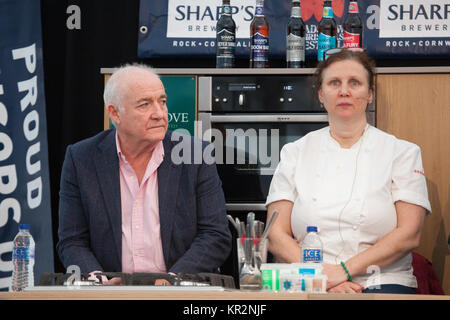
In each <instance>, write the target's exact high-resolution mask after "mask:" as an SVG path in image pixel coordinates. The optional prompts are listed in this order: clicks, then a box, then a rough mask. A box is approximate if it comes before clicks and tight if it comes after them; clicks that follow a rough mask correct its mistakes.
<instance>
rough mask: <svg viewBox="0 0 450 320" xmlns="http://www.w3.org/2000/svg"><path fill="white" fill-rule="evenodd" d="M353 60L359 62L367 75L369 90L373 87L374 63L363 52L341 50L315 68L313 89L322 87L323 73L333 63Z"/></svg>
mask: <svg viewBox="0 0 450 320" xmlns="http://www.w3.org/2000/svg"><path fill="white" fill-rule="evenodd" d="M345 60H353V61H356V62H359V63H360V64H361V65H362V66H363V67H364V69H366V71H367V74H368V77H369V78H368V82H369V89H372V90H373V89H374V87H375V62H374V61H373V60H372V58H370V57H369V56H368V55H367V53H366V52H365V51H354V50H349V49H346V48H342V49H341V50H340V51H338V52H336V53H333V54H331V55H329V56H328V59H326V60H322V61H321V62H320V63H319V64H318V65H317V68H316V72H315V78H316V79H315V88H316V89H317V90H319V89H320V88H321V86H322V81H323V72H324V71H325V70H326V69H327V68H328V67H329V66H330V65H332V64H333V63H335V62H338V61H345Z"/></svg>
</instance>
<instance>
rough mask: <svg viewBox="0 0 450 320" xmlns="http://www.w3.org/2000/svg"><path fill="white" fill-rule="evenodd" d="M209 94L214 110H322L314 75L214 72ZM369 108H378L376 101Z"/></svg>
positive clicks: (224, 111)
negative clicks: (217, 74)
mask: <svg viewBox="0 0 450 320" xmlns="http://www.w3.org/2000/svg"><path fill="white" fill-rule="evenodd" d="M208 79H209V81H210V96H209V97H207V98H208V99H209V100H210V101H209V103H208V104H209V105H210V108H211V111H212V112H223V113H227V112H233V113H236V112H237V113H240V112H245V113H249V112H251V113H279V112H289V113H303V112H305V113H314V112H320V113H323V112H324V111H325V110H324V109H323V108H321V106H320V102H319V99H318V97H317V90H316V88H315V83H314V82H315V78H314V75H308V74H307V75H295V76H277V75H264V76H213V77H210V78H208ZM205 98H206V97H205ZM369 110H370V111H373V110H375V105H374V102H373V103H372V104H371V105H370V106H369Z"/></svg>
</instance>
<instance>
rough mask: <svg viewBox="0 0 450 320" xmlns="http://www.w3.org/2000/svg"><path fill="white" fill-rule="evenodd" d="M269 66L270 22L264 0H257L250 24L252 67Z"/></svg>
mask: <svg viewBox="0 0 450 320" xmlns="http://www.w3.org/2000/svg"><path fill="white" fill-rule="evenodd" d="M268 67H269V22H267V19H266V16H265V15H264V0H256V9H255V16H254V17H253V20H252V23H251V24H250V68H268Z"/></svg>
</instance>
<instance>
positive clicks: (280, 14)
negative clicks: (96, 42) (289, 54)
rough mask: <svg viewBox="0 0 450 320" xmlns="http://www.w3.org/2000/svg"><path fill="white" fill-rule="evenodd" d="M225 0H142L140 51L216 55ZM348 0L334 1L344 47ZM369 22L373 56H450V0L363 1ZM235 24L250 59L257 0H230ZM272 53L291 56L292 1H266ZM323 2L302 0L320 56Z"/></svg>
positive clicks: (239, 45)
mask: <svg viewBox="0 0 450 320" xmlns="http://www.w3.org/2000/svg"><path fill="white" fill-rule="evenodd" d="M221 4H222V1H221V0H196V1H194V0H164V1H163V0H141V2H140V13H139V15H140V18H139V23H140V24H139V44H138V54H139V57H141V58H157V57H176V56H178V57H179V56H186V57H210V58H212V57H214V55H215V52H216V48H215V38H216V33H215V30H216V23H217V20H218V18H219V17H220V8H221ZM348 4H349V0H333V5H332V6H333V13H334V18H335V20H336V22H337V24H338V46H342V39H343V30H342V23H343V21H344V19H345V17H346V15H347V11H348ZM358 5H359V12H360V15H361V18H362V20H363V22H364V35H363V36H364V39H363V46H364V47H365V48H366V49H367V51H368V53H369V54H370V55H371V56H372V57H374V58H403V57H410V58H428V57H430V58H431V57H449V56H450V0H395V1H393V0H359V1H358ZM231 6H232V14H233V19H234V21H235V22H236V38H237V41H236V56H237V57H238V58H248V57H249V45H248V41H249V37H250V23H251V21H252V19H253V15H254V12H255V0H231ZM264 8H265V14H266V16H267V19H268V22H269V25H270V31H269V39H270V41H269V43H270V57H271V58H275V59H284V58H285V56H286V53H285V52H286V26H287V23H288V20H289V16H290V10H291V1H290V0H284V1H280V0H266V1H265V5H264ZM322 9H323V1H322V0H302V1H301V12H302V18H303V20H304V21H305V24H306V56H307V58H309V59H315V58H316V56H317V37H318V30H317V25H318V23H319V21H320V20H321V18H322Z"/></svg>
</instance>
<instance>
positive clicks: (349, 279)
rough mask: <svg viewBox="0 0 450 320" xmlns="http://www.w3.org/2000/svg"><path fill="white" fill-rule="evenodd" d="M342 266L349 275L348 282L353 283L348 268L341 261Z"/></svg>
mask: <svg viewBox="0 0 450 320" xmlns="http://www.w3.org/2000/svg"><path fill="white" fill-rule="evenodd" d="M341 266H342V268H344V271H345V273H346V274H347V280H348V281H353V279H352V276H351V275H350V272H348V269H347V267H346V266H345V263H344V261H341Z"/></svg>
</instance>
